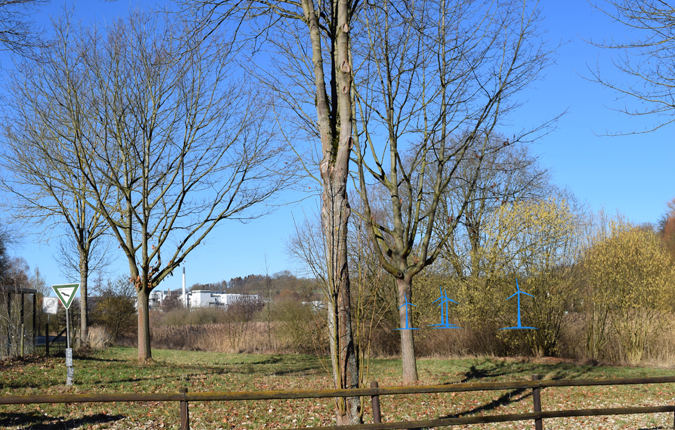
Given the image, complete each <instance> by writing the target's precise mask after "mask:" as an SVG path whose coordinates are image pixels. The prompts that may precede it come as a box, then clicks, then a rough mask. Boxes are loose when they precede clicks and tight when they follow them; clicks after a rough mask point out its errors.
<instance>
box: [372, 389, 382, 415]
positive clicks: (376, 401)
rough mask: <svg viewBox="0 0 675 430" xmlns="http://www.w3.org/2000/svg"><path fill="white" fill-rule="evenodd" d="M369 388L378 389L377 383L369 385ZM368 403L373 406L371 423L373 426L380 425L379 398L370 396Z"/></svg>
mask: <svg viewBox="0 0 675 430" xmlns="http://www.w3.org/2000/svg"><path fill="white" fill-rule="evenodd" d="M370 388H378V384H377V381H372V382H371V383H370ZM370 402H371V404H372V405H373V422H374V423H375V424H380V423H382V415H381V413H380V396H378V395H375V396H370Z"/></svg>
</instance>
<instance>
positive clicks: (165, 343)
mask: <svg viewBox="0 0 675 430" xmlns="http://www.w3.org/2000/svg"><path fill="white" fill-rule="evenodd" d="M277 326H278V323H271V324H270V331H269V332H268V327H267V324H266V323H264V322H247V323H236V324H235V323H233V324H227V323H221V324H205V325H189V326H184V327H173V326H168V327H167V326H160V327H153V328H152V329H151V330H150V334H151V338H152V347H153V348H161V349H175V350H183V351H212V352H224V353H249V354H250V353H267V352H282V351H285V350H288V349H289V342H288V340H286V339H284V338H283V336H280V334H279V330H278V328H277Z"/></svg>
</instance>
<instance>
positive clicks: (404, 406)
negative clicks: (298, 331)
mask: <svg viewBox="0 0 675 430" xmlns="http://www.w3.org/2000/svg"><path fill="white" fill-rule="evenodd" d="M135 354H136V350H135V349H130V348H110V349H107V350H103V351H94V352H91V353H89V354H87V355H80V356H77V355H76V356H75V381H76V384H75V385H74V386H72V387H66V386H65V374H66V371H65V363H64V359H63V358H62V357H50V358H42V357H33V358H29V359H26V360H15V361H7V362H4V363H1V364H0V395H31V394H65V393H115V392H119V393H124V392H134V393H154V392H166V393H175V392H178V389H179V388H180V387H187V388H188V389H189V391H190V392H205V391H253V390H261V391H262V390H284V389H325V388H331V382H330V377H329V375H328V374H327V373H326V371H325V370H324V367H323V365H322V363H321V362H320V360H319V359H317V358H316V357H312V356H303V355H254V354H250V355H248V354H223V353H213V352H193V351H171V350H159V349H155V350H153V357H154V362H152V363H139V362H138V361H136V360H135V358H134V357H135ZM418 369H419V374H420V384H421V385H428V384H449V383H458V382H495V381H514V380H529V379H530V378H531V376H532V374H534V373H538V374H540V375H542V376H543V378H544V379H552V378H555V379H575V378H578V379H582V378H583V379H586V378H627V377H651V376H666V375H672V374H673V372H672V370H669V369H651V368H643V367H618V366H590V365H578V364H574V363H571V362H562V361H559V360H553V359H545V360H527V359H497V358H461V359H440V358H434V359H419V360H418ZM369 380H377V381H378V382H379V384H380V386H381V387H383V386H393V385H400V384H401V378H400V360H397V359H374V360H372V361H371V369H370V377H369ZM674 398H675V384H658V385H646V386H620V387H588V388H585V387H576V388H575V387H570V388H547V389H545V390H543V392H542V408H543V410H556V409H581V408H603V407H622V406H623V407H625V406H650V405H663V404H671V403H672V402H673V399H674ZM366 400H367V399H366ZM380 400H381V405H382V414H383V420H384V421H402V420H422V419H433V418H439V417H449V416H472V415H492V414H506V413H522V412H531V411H532V394H531V390H509V391H493V392H472V393H449V394H420V395H407V396H396V397H393V396H383V397H382V398H381V399H380ZM190 420H191V428H193V429H267V428H270V429H272V428H274V429H276V428H289V427H307V426H319V425H330V424H333V423H334V419H333V413H332V401H331V400H330V399H308V400H274V401H245V402H244V401H241V402H194V403H191V404H190ZM364 420H365V422H372V415H371V410H370V406H369V402H368V401H366V402H365V403H364ZM672 423H673V416H672V414H652V415H633V416H613V417H592V418H566V419H551V420H545V421H544V428H549V429H672V428H673V427H672ZM178 424H179V408H178V404H177V403H159V402H145V403H139V402H137V403H95V404H42V405H35V404H34V405H11V406H2V407H0V428H12V429H47V428H61V429H63V428H66V429H71V428H73V429H74V428H82V429H96V428H110V429H177V428H179V425H178ZM454 428H470V429H472V430H474V429H502V428H504V429H505V428H513V429H527V428H533V424H532V423H525V422H517V423H500V424H491V425H474V426H456V427H454Z"/></svg>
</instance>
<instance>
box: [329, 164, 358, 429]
mask: <svg viewBox="0 0 675 430" xmlns="http://www.w3.org/2000/svg"><path fill="white" fill-rule="evenodd" d="M336 176H337V175H336ZM329 179H330V181H329V182H328V183H326V184H325V185H326V186H325V187H324V194H323V211H322V218H323V225H324V234H325V235H326V248H327V249H326V251H327V252H326V257H327V260H328V261H327V264H328V268H329V282H331V284H332V285H331V289H332V291H333V292H334V293H335V294H334V299H333V300H336V301H337V303H336V308H337V318H336V319H337V321H335V320H333V321H331V322H332V324H336V323H337V327H333V328H332V330H331V333H330V335H331V337H333V336H335V337H336V339H335V340H332V341H331V342H330V346H331V356H332V357H333V358H334V359H335V358H337V363H335V360H333V367H334V369H333V372H334V374H333V376H334V379H335V381H336V382H337V383H338V385H337V387H336V388H346V389H353V388H358V387H359V363H358V358H357V351H356V346H355V343H354V336H353V332H352V320H351V300H350V296H351V294H350V284H349V270H348V266H347V220H348V218H349V205H348V202H347V192H346V190H347V187H346V185H347V184H346V175H340V177H335V176H334V177H331V178H329ZM329 306H331V307H332V306H335V305H333V304H329ZM333 312H334V311H333ZM333 312H331V311H329V317H331V316H332V315H330V314H331V313H333ZM329 324H330V323H329ZM336 330H337V333H336ZM336 365H337V367H338V368H337V369H336V368H335V366H336ZM337 420H338V425H347V424H359V423H360V422H361V415H360V399H359V398H358V397H348V398H345V399H344V400H338V410H337Z"/></svg>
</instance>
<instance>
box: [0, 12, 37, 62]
mask: <svg viewBox="0 0 675 430" xmlns="http://www.w3.org/2000/svg"><path fill="white" fill-rule="evenodd" d="M48 2H49V0H0V50H7V51H12V52H15V53H17V54H22V55H26V54H29V53H30V52H31V50H32V49H33V48H34V47H35V46H37V45H38V42H37V38H36V36H35V33H36V31H35V29H34V28H33V24H32V22H31V16H32V15H33V13H34V12H35V10H36V9H37V8H38V6H39V5H42V4H46V3H48Z"/></svg>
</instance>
